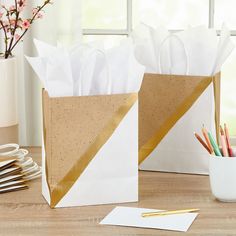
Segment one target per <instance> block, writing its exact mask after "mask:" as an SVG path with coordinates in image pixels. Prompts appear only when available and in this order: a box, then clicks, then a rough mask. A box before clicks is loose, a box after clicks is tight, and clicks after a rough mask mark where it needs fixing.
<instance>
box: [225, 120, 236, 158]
mask: <svg viewBox="0 0 236 236" xmlns="http://www.w3.org/2000/svg"><path fill="white" fill-rule="evenodd" d="M224 129H225V136H226V144H227V148H228V152H229V156H230V157H233V156H234V155H233V150H232V148H231V144H230V138H229V130H228V127H227V125H226V124H224Z"/></svg>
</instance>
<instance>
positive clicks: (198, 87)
mask: <svg viewBox="0 0 236 236" xmlns="http://www.w3.org/2000/svg"><path fill="white" fill-rule="evenodd" d="M219 115H220V73H218V74H217V75H214V76H181V75H161V74H160V75H159V74H145V76H144V80H143V84H142V87H141V90H140V94H139V164H140V169H141V170H150V171H165V172H179V173H193V174H208V158H207V157H208V155H207V153H206V152H204V150H202V148H201V146H200V145H199V143H198V142H197V141H196V139H195V137H194V132H195V131H196V130H199V127H202V125H203V124H204V125H205V126H206V127H208V129H209V131H210V132H212V133H213V134H214V135H215V136H216V130H218V128H219V119H220V117H219Z"/></svg>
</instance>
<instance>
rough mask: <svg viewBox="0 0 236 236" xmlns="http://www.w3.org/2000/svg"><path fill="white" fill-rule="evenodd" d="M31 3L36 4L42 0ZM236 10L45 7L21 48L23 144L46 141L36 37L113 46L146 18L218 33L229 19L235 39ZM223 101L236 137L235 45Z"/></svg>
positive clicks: (85, 3) (168, 4)
mask: <svg viewBox="0 0 236 236" xmlns="http://www.w3.org/2000/svg"><path fill="white" fill-rule="evenodd" d="M9 1H10V0H5V2H9ZM3 2H4V0H0V3H3ZM28 2H29V3H32V4H33V5H35V4H36V3H37V2H42V1H40V0H37V1H28ZM235 9H236V1H235V0H67V1H65V0H64V1H63V0H54V4H53V6H49V7H48V8H47V9H46V12H45V19H43V20H42V21H38V22H37V24H36V25H34V26H33V28H32V30H31V32H30V34H29V35H28V36H27V39H26V40H25V42H24V44H23V45H22V47H21V48H18V56H19V60H21V64H22V65H23V68H24V70H22V69H21V75H22V76H21V79H20V81H19V82H20V86H19V90H20V94H19V102H20V108H21V111H19V113H20V144H21V145H26V146H40V145H41V89H40V87H41V85H40V82H39V80H38V79H37V78H36V76H35V75H34V73H33V72H32V70H31V69H30V67H29V65H28V64H27V63H26V62H25V60H24V57H23V55H24V54H27V55H29V56H35V55H36V52H35V49H34V47H33V44H32V38H34V37H35V38H38V39H40V40H44V41H46V42H48V43H52V44H56V43H57V42H60V43H62V44H64V45H71V44H73V43H75V42H81V41H83V42H85V43H86V42H91V41H95V40H104V41H105V45H106V48H110V47H113V46H115V45H117V44H119V41H120V40H122V39H123V38H125V37H128V36H129V34H130V33H131V31H132V29H133V28H134V27H135V26H137V25H138V24H139V23H141V22H144V23H147V24H149V25H151V26H153V27H156V26H158V25H163V26H165V27H167V28H168V29H169V30H172V31H179V30H182V29H185V28H187V27H189V26H197V25H206V26H207V27H210V28H216V29H217V30H218V35H219V34H220V28H221V25H222V23H223V22H225V23H226V24H227V26H228V28H230V29H231V35H232V38H233V40H234V42H235V43H236V14H235ZM221 105H222V106H221V123H223V122H227V123H228V125H229V126H230V130H231V135H234V136H236V122H235V121H236V50H234V52H233V53H232V54H231V56H230V58H229V59H228V60H227V62H226V63H225V65H224V66H223V68H222V102H221Z"/></svg>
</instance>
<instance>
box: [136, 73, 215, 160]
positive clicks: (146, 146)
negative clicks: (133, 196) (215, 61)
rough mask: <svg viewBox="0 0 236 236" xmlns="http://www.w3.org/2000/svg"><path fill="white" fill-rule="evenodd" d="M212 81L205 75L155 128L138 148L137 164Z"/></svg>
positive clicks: (147, 154)
mask: <svg viewBox="0 0 236 236" xmlns="http://www.w3.org/2000/svg"><path fill="white" fill-rule="evenodd" d="M212 81H213V77H206V79H204V80H202V81H201V82H200V83H199V84H198V85H197V86H196V88H195V89H194V91H193V93H192V94H191V95H189V96H188V97H186V99H185V100H184V101H183V102H182V104H181V105H180V106H179V107H178V108H177V109H176V111H175V113H174V114H172V115H171V116H170V117H169V118H167V119H166V121H165V122H164V123H163V124H162V125H161V127H160V129H158V130H157V132H156V134H155V135H154V136H153V137H152V138H151V139H149V141H148V142H147V143H145V144H144V145H143V146H142V147H141V148H140V150H139V164H141V163H142V162H143V161H144V160H145V159H146V158H147V157H148V156H149V155H150V154H151V153H152V151H153V150H154V149H155V148H156V146H157V145H158V144H159V143H160V142H161V140H162V139H163V138H164V137H165V135H166V134H167V133H168V132H169V130H170V129H171V128H172V127H173V126H174V125H175V123H176V122H177V121H178V120H179V119H180V118H181V117H182V116H183V115H184V114H185V113H186V112H187V111H188V110H189V109H190V107H191V106H192V105H193V104H194V102H195V101H196V100H197V99H198V97H200V95H201V94H202V93H203V91H204V90H205V89H206V88H207V87H208V86H209V85H210V83H211V82H212Z"/></svg>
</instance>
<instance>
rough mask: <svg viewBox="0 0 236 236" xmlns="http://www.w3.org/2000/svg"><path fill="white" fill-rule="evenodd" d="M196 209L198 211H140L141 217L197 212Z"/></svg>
mask: <svg viewBox="0 0 236 236" xmlns="http://www.w3.org/2000/svg"><path fill="white" fill-rule="evenodd" d="M197 211H199V209H186V210H175V211H156V212H145V213H142V217H152V216H167V215H175V214H184V213H191V212H197Z"/></svg>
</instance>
